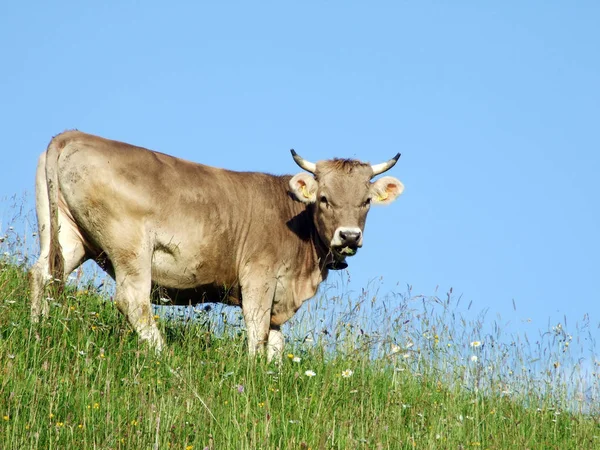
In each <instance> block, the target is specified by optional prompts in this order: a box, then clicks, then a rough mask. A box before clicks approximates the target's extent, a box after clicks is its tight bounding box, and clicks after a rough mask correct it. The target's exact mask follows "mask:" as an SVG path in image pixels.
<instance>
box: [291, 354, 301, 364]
mask: <svg viewBox="0 0 600 450" xmlns="http://www.w3.org/2000/svg"><path fill="white" fill-rule="evenodd" d="M292 361H293V362H295V363H299V362H300V361H302V360H301V359H300V357H299V356H294V357H293V358H292Z"/></svg>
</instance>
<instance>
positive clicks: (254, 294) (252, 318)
mask: <svg viewBox="0 0 600 450" xmlns="http://www.w3.org/2000/svg"><path fill="white" fill-rule="evenodd" d="M274 292H275V286H274V283H269V282H264V283H252V284H250V285H248V286H245V287H242V312H243V314H244V321H245V322H246V330H247V331H248V353H249V355H250V356H251V357H252V356H255V355H257V354H264V350H265V346H266V345H267V342H268V341H269V328H270V323H271V307H272V305H273V294H274Z"/></svg>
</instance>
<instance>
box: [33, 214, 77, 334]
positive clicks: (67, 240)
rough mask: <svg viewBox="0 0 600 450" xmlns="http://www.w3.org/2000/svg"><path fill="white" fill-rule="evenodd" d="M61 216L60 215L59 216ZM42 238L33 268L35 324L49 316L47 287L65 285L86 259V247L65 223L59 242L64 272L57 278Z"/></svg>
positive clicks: (60, 232) (59, 235)
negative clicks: (41, 318)
mask: <svg viewBox="0 0 600 450" xmlns="http://www.w3.org/2000/svg"><path fill="white" fill-rule="evenodd" d="M59 216H60V215H59ZM42 239H43V238H42V236H40V257H39V258H38V260H37V262H36V263H35V264H34V266H33V267H32V268H31V274H30V277H31V278H30V288H31V318H32V320H33V321H34V322H37V321H38V320H39V317H40V315H42V316H47V315H48V310H49V306H48V301H47V300H46V299H45V298H44V293H45V290H46V287H47V286H48V285H49V284H53V283H63V282H64V281H65V280H66V279H67V277H68V276H69V274H70V273H71V272H73V270H75V269H76V268H77V267H79V266H80V265H81V264H82V263H83V261H84V260H85V259H86V252H85V247H84V246H83V243H82V241H81V238H80V237H79V234H78V233H77V232H76V231H74V230H73V229H72V228H70V227H69V225H67V224H65V223H64V221H63V226H62V227H61V229H60V231H59V234H58V240H59V242H60V252H61V255H62V258H63V261H64V265H63V272H62V273H61V274H57V275H56V276H57V278H54V276H53V275H52V274H51V273H50V263H49V250H48V248H47V247H49V246H48V245H45V244H46V243H45V242H44V241H43V240H42Z"/></svg>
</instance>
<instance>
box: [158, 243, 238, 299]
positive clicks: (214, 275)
mask: <svg viewBox="0 0 600 450" xmlns="http://www.w3.org/2000/svg"><path fill="white" fill-rule="evenodd" d="M152 281H153V282H154V283H156V284H158V285H160V286H164V287H167V288H174V289H193V288H197V287H199V286H217V287H220V288H224V289H228V288H229V287H231V286H234V285H236V284H237V277H236V276H235V274H234V273H233V270H231V269H229V270H228V269H227V268H224V267H223V266H222V265H219V264H218V262H217V261H216V258H203V257H202V256H201V255H194V256H187V255H185V254H184V253H183V252H177V253H171V252H168V251H163V250H160V249H159V250H156V251H155V252H154V255H153V257H152Z"/></svg>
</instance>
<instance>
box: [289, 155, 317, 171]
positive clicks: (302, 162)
mask: <svg viewBox="0 0 600 450" xmlns="http://www.w3.org/2000/svg"><path fill="white" fill-rule="evenodd" d="M290 152H292V156H293V157H294V161H296V164H298V165H299V166H300V167H302V168H303V169H304V170H306V171H307V172H310V173H312V174H314V173H315V172H316V170H317V165H316V164H315V163H312V162H310V161H307V160H306V159H304V158H303V157H302V156H300V155H299V154H298V153H296V151H295V150H294V149H291V150H290Z"/></svg>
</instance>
